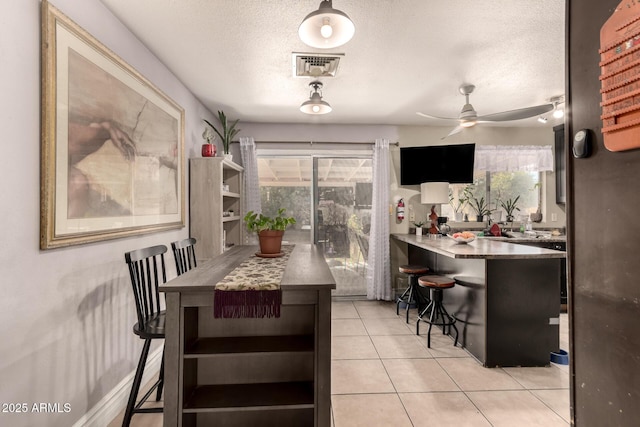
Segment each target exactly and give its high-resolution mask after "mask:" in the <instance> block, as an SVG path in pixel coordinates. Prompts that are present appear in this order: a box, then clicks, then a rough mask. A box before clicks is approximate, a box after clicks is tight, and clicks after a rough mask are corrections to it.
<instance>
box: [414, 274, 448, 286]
mask: <svg viewBox="0 0 640 427" xmlns="http://www.w3.org/2000/svg"><path fill="white" fill-rule="evenodd" d="M418 284H419V285H420V286H422V287H424V288H435V289H447V288H453V286H454V285H455V284H456V281H455V280H454V279H452V278H450V277H446V276H436V275H430V276H421V277H419V278H418Z"/></svg>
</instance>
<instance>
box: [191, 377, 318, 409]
mask: <svg viewBox="0 0 640 427" xmlns="http://www.w3.org/2000/svg"><path fill="white" fill-rule="evenodd" d="M313 406H314V397H313V381H299V382H283V383H262V384H220V385H201V386H198V387H196V388H195V390H194V391H193V393H192V394H191V396H189V397H188V398H186V399H185V403H184V409H183V412H184V413H195V412H229V411H256V410H269V409H271V410H278V409H308V408H313Z"/></svg>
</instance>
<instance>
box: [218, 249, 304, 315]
mask: <svg viewBox="0 0 640 427" xmlns="http://www.w3.org/2000/svg"><path fill="white" fill-rule="evenodd" d="M294 246H295V245H283V246H282V252H283V253H284V255H283V256H281V257H279V258H260V257H257V256H255V255H252V256H251V257H250V258H249V259H247V260H246V261H243V262H242V263H241V264H240V265H239V266H238V267H236V268H235V269H234V270H233V271H231V272H230V273H229V274H227V275H226V276H225V277H224V279H222V280H221V281H219V282H218V283H217V284H216V287H215V290H214V301H213V316H214V317H215V318H242V317H253V318H260V317H280V306H281V304H282V291H281V290H280V282H281V281H282V275H283V274H284V270H285V268H286V266H287V262H288V261H289V256H290V255H291V252H292V251H293V248H294Z"/></svg>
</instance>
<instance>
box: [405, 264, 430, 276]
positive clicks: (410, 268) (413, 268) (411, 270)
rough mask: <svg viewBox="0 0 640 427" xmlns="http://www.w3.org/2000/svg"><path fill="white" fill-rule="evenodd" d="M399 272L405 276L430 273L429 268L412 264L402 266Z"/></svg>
mask: <svg viewBox="0 0 640 427" xmlns="http://www.w3.org/2000/svg"><path fill="white" fill-rule="evenodd" d="M398 270H399V271H400V273H404V274H427V273H428V272H429V268H428V267H425V266H422V265H411V264H405V265H401V266H400V267H399V268H398Z"/></svg>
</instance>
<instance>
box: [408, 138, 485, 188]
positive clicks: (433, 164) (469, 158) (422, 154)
mask: <svg viewBox="0 0 640 427" xmlns="http://www.w3.org/2000/svg"><path fill="white" fill-rule="evenodd" d="M475 151H476V144H456V145H433V146H428V147H407V148H400V185H419V184H422V183H423V182H442V181H444V182H448V183H450V184H468V183H472V182H473V165H474V161H475Z"/></svg>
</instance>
